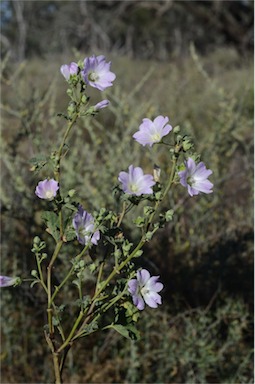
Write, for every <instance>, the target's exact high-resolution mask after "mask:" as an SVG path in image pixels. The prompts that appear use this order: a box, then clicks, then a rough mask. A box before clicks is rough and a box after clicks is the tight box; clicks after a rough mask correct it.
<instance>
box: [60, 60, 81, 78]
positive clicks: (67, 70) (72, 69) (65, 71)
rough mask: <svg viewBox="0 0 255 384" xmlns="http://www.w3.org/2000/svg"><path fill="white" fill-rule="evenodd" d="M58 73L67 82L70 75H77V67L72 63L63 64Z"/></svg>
mask: <svg viewBox="0 0 255 384" xmlns="http://www.w3.org/2000/svg"><path fill="white" fill-rule="evenodd" d="M60 72H61V73H62V75H63V76H64V78H65V79H66V80H67V81H68V80H69V79H70V76H71V75H77V73H78V65H77V64H76V63H74V62H72V63H71V64H69V65H68V64H63V65H61V67H60Z"/></svg>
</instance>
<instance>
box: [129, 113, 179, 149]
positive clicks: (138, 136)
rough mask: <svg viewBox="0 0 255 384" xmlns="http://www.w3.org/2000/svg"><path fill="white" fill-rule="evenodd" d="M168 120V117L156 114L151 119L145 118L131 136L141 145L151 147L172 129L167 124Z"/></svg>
mask: <svg viewBox="0 0 255 384" xmlns="http://www.w3.org/2000/svg"><path fill="white" fill-rule="evenodd" d="M168 121H169V118H168V117H164V116H158V117H156V118H155V119H154V120H153V121H152V120H150V119H148V118H145V119H143V122H142V124H141V125H140V126H139V131H137V132H136V133H135V134H134V135H133V138H134V139H135V140H136V141H137V142H138V143H140V144H142V145H143V146H145V145H149V146H150V147H151V146H152V145H153V144H155V143H159V142H160V141H161V139H162V137H164V136H166V135H167V134H168V133H169V132H170V131H171V130H172V126H171V125H170V124H167V123H168Z"/></svg>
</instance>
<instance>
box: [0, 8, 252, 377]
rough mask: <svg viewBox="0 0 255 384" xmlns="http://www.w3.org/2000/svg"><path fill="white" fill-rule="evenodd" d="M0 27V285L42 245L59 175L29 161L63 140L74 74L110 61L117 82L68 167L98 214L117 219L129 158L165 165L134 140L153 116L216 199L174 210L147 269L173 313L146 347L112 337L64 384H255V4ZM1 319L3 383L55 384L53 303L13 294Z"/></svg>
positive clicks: (111, 11) (72, 12) (155, 314)
mask: <svg viewBox="0 0 255 384" xmlns="http://www.w3.org/2000/svg"><path fill="white" fill-rule="evenodd" d="M1 12H2V29H1V41H2V44H1V54H2V61H1V81H2V83H1V96H2V98H1V99H2V100H1V122H2V132H1V154H2V155H1V235H2V241H1V273H2V274H5V275H17V276H23V277H25V276H27V275H29V274H30V271H31V270H32V269H33V268H34V259H33V256H32V253H31V247H32V239H33V237H34V236H35V235H36V234H42V233H43V230H44V228H43V225H42V222H41V219H40V215H41V211H42V209H43V203H42V202H41V201H38V200H39V199H37V198H36V196H35V195H34V189H35V186H36V184H37V182H38V178H39V179H42V177H43V176H45V177H47V176H48V170H47V169H45V170H44V171H43V172H44V173H41V174H40V175H36V174H34V173H32V172H30V168H31V166H32V164H31V163H30V159H31V158H33V157H34V156H35V155H38V154H40V155H42V156H44V155H47V154H48V153H50V151H51V150H52V149H54V147H55V145H56V143H58V142H59V139H60V137H61V135H62V130H63V127H62V124H63V120H62V119H61V118H59V117H57V113H58V112H63V111H64V110H65V108H66V104H67V100H68V99H67V96H66V95H65V91H66V84H65V81H64V79H63V77H62V76H61V74H60V72H59V67H60V65H61V64H63V63H68V62H70V61H72V60H78V59H82V58H83V57H85V56H88V55H90V54H91V53H96V54H97V53H98V54H105V55H107V59H108V58H109V59H111V60H112V70H113V72H115V73H116V75H117V79H116V81H115V83H114V87H112V88H111V89H109V91H107V92H105V95H104V96H106V97H107V98H109V99H110V100H111V106H110V108H109V109H107V110H104V111H102V113H101V114H100V116H99V118H95V119H90V120H88V119H86V120H84V121H80V122H79V124H78V125H77V127H76V129H75V130H74V132H73V135H72V138H71V142H70V150H69V152H68V154H67V160H66V162H65V163H64V167H65V175H66V176H65V186H66V188H67V189H70V188H72V187H75V189H76V190H77V192H78V194H79V196H81V199H82V202H83V204H84V206H86V207H87V208H88V210H90V211H93V209H95V208H98V207H101V206H103V205H105V204H106V206H107V207H112V206H113V204H114V199H113V196H112V194H111V190H112V187H113V185H114V184H115V183H116V181H117V175H118V173H119V171H120V170H123V169H126V168H127V166H128V165H129V164H130V157H131V156H132V159H134V160H133V161H134V164H141V163H142V164H143V166H144V167H145V168H146V167H148V168H150V167H151V164H153V163H154V161H156V154H155V151H154V150H153V149H152V150H151V151H148V150H144V149H143V148H140V146H139V145H138V144H137V143H135V142H134V141H133V139H132V134H133V133H134V132H135V131H136V130H137V128H138V126H139V124H140V122H141V120H142V118H143V117H145V116H147V117H154V116H157V115H158V114H163V115H165V116H169V118H170V121H171V123H172V125H173V126H174V125H177V124H180V125H181V127H182V128H183V129H184V130H185V131H186V133H187V134H188V135H191V136H192V137H193V138H194V142H195V145H196V147H197V152H199V153H201V154H202V159H203V161H205V163H206V164H207V166H208V167H209V168H211V169H212V170H213V175H212V177H211V180H212V182H213V183H214V185H215V187H214V193H213V194H212V195H209V196H199V197H198V198H196V197H193V198H189V197H188V196H187V192H186V191H185V190H184V189H183V188H182V187H181V186H180V187H178V188H177V189H176V195H171V196H169V202H168V206H169V207H172V206H173V204H175V208H176V215H175V217H174V221H173V222H171V223H170V224H169V226H168V227H167V228H166V229H164V230H162V231H161V232H159V233H158V234H157V235H156V236H155V238H154V239H153V241H152V243H150V244H149V245H148V246H147V248H146V250H145V252H144V255H145V256H144V258H143V259H142V260H141V261H140V260H139V262H140V264H139V266H145V267H147V268H148V269H150V271H151V272H154V273H155V274H160V275H161V277H162V281H163V282H164V285H165V289H164V293H163V295H164V297H163V306H161V307H160V308H159V309H158V310H153V309H146V310H145V311H144V313H143V314H142V316H141V320H140V322H139V329H140V330H141V334H142V338H141V341H139V342H132V341H129V340H126V339H122V338H121V337H120V336H119V335H118V334H116V333H114V332H111V331H110V332H108V333H107V332H105V333H103V334H98V335H97V334H95V335H94V336H93V337H90V338H88V339H86V340H84V343H81V344H79V345H77V346H76V347H75V348H74V349H73V351H72V353H71V354H70V357H69V359H68V370H67V371H66V377H65V380H66V382H67V383H85V382H89V383H99V382H101V383H106V382H109V383H113V382H120V383H122V382H125V383H138V382H144V383H150V382H155V383H252V382H253V164H254V163H253V124H254V122H253V56H252V53H253V52H252V46H253V41H252V36H253V2H251V1H226V2H224V1H223V2H221V1H199V2H198V1H196V2H181V1H125V2H122V1H61V2H60V1H17V2H15V1H2V2H1ZM92 99H93V100H95V101H98V92H94V93H93V92H92ZM164 156H165V155H164V154H163V153H160V159H161V161H162V163H164V168H163V169H162V172H164V171H165V170H166V169H167V168H168V166H170V164H168V163H167V161H164V160H166V158H165V157H164ZM113 159H114V161H113ZM127 224H128V223H127ZM126 231H127V232H128V233H129V235H130V237H132V238H133V239H134V241H135V239H136V236H137V233H136V232H135V231H133V229H132V227H131V226H130V227H129V226H128V225H127V227H126ZM50 246H51V245H50V244H49V247H50ZM66 264H68V256H67V255H63V256H62V259H61V261H60V263H59V268H64V267H65V265H66ZM64 294H65V295H66V297H67V298H69V297H71V294H72V292H67V291H66V292H64ZM1 305H2V308H1V332H2V350H1V367H2V370H1V375H2V377H1V382H2V383H35V382H37V383H48V382H51V380H52V373H51V362H50V360H49V358H48V351H47V347H46V345H45V341H44V336H43V326H44V324H45V323H46V319H45V305H44V297H43V296H42V292H41V291H40V289H38V288H36V287H35V289H34V290H33V291H31V290H30V288H29V286H27V285H25V284H23V285H22V286H21V287H19V288H12V289H4V290H2V291H1ZM71 312H72V308H70V313H71Z"/></svg>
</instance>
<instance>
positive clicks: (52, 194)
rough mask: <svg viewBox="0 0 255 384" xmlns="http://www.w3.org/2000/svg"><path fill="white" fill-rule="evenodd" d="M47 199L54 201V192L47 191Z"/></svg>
mask: <svg viewBox="0 0 255 384" xmlns="http://www.w3.org/2000/svg"><path fill="white" fill-rule="evenodd" d="M45 195H46V199H52V198H53V197H54V192H52V191H46V194H45Z"/></svg>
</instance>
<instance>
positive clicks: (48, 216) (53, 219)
mask: <svg viewBox="0 0 255 384" xmlns="http://www.w3.org/2000/svg"><path fill="white" fill-rule="evenodd" d="M42 220H43V221H44V222H45V224H46V225H47V232H48V233H49V234H50V235H51V236H52V237H53V238H54V240H55V241H56V242H58V240H59V229H58V228H59V223H58V216H57V215H56V213H54V212H51V211H45V212H43V213H42Z"/></svg>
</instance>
